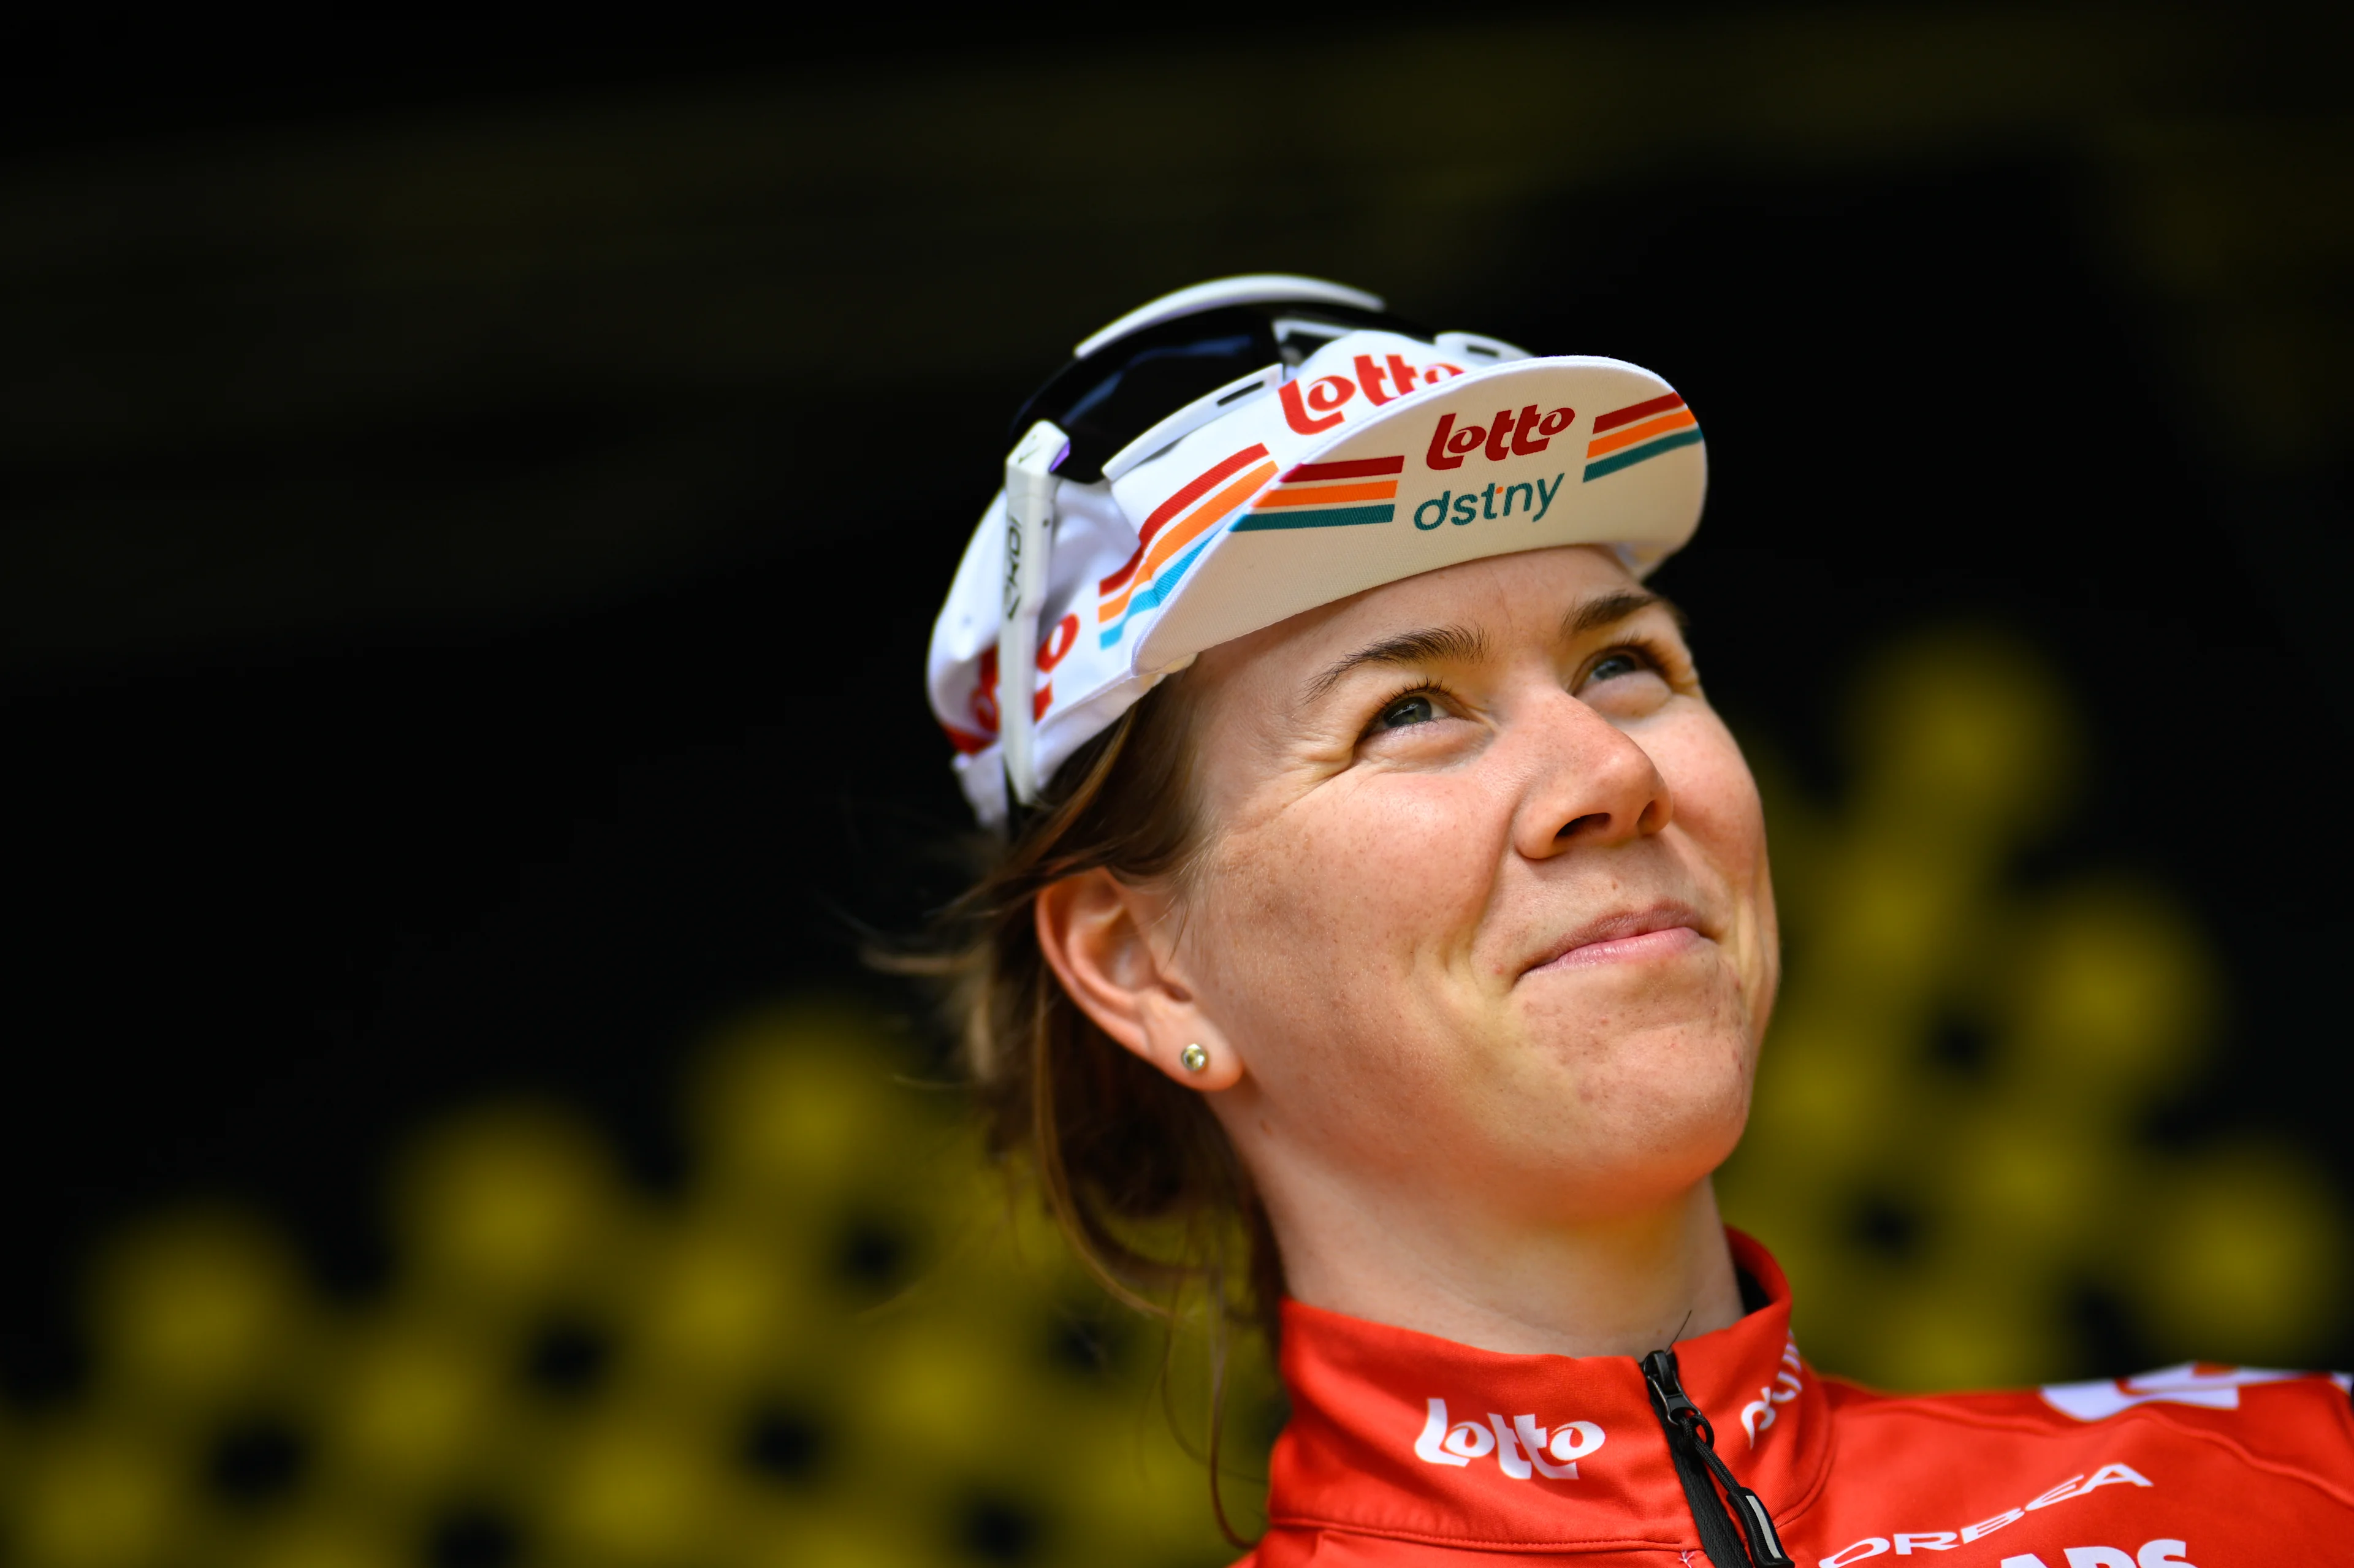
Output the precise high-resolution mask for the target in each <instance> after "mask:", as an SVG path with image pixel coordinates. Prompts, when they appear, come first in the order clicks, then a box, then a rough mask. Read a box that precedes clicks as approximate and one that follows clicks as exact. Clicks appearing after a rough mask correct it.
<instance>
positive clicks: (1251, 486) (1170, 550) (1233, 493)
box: [1096, 448, 1275, 621]
mask: <svg viewBox="0 0 2354 1568" xmlns="http://www.w3.org/2000/svg"><path fill="white" fill-rule="evenodd" d="M1253 450H1262V449H1257V448H1254V449H1253ZM1274 477H1275V464H1273V463H1271V462H1263V463H1261V464H1259V465H1258V467H1257V468H1255V469H1253V470H1251V471H1249V472H1248V473H1246V474H1245V475H1243V476H1242V477H1241V478H1240V479H1238V480H1235V482H1233V483H1232V484H1229V485H1227V486H1226V487H1225V489H1224V490H1221V491H1220V492H1218V493H1217V494H1215V495H1214V496H1212V497H1210V499H1209V500H1207V501H1205V502H1204V503H1202V504H1201V505H1200V506H1198V507H1196V508H1195V509H1194V510H1193V512H1192V513H1191V514H1188V515H1187V516H1186V518H1185V520H1184V521H1183V522H1182V523H1179V524H1177V525H1176V526H1174V527H1172V528H1170V529H1168V530H1166V531H1165V532H1163V533H1162V534H1161V537H1159V538H1158V539H1155V540H1154V541H1152V547H1151V548H1150V550H1147V551H1146V552H1145V553H1144V565H1143V567H1141V568H1140V569H1139V570H1138V572H1137V574H1136V581H1135V582H1132V583H1130V584H1129V587H1128V588H1127V589H1126V591H1124V592H1123V593H1121V595H1120V596H1119V598H1118V599H1110V600H1108V601H1107V602H1106V603H1105V604H1104V606H1103V608H1102V609H1098V610H1097V611H1096V619H1097V620H1098V621H1105V620H1113V619H1114V618H1116V617H1118V616H1119V615H1120V614H1121V613H1122V612H1123V611H1124V610H1125V609H1127V608H1128V600H1129V595H1130V594H1133V593H1134V592H1136V591H1137V586H1138V584H1140V583H1142V582H1143V581H1144V580H1145V579H1147V578H1149V577H1151V576H1152V574H1153V573H1154V572H1156V571H1158V570H1160V569H1161V562H1163V561H1165V560H1167V559H1168V558H1169V557H1170V556H1173V555H1175V554H1176V553H1177V552H1178V551H1180V550H1182V549H1183V548H1184V547H1185V546H1186V545H1187V544H1188V543H1190V542H1191V541H1192V540H1193V539H1195V538H1196V537H1198V536H1199V535H1201V533H1202V531H1203V530H1204V529H1205V528H1208V527H1210V526H1211V525H1212V524H1215V523H1216V522H1217V521H1218V520H1219V519H1220V518H1222V517H1224V516H1225V514H1227V513H1229V512H1232V511H1233V510H1234V509H1235V507H1237V506H1240V505H1241V504H1242V503H1244V502H1246V501H1248V500H1249V499H1250V498H1251V494H1252V493H1253V492H1254V491H1256V490H1257V489H1258V487H1259V486H1260V485H1262V484H1265V483H1266V482H1267V481H1268V480H1270V479H1273V478H1274ZM1156 602H1158V601H1156Z"/></svg>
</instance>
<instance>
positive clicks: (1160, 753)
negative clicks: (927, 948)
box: [893, 674, 1283, 1545]
mask: <svg viewBox="0 0 2354 1568" xmlns="http://www.w3.org/2000/svg"><path fill="white" fill-rule="evenodd" d="M1192 721H1193V704H1192V701H1191V694H1190V692H1189V690H1188V686H1187V683H1186V681H1185V678H1184V676H1182V674H1181V675H1178V676H1174V677H1172V678H1171V679H1169V680H1166V681H1164V682H1162V683H1161V684H1160V685H1159V686H1157V687H1155V688H1154V689H1153V690H1152V691H1150V692H1149V693H1147V694H1145V696H1144V697H1143V699H1142V700H1141V701H1140V702H1139V703H1137V704H1136V705H1134V706H1133V707H1130V708H1129V710H1128V712H1126V713H1125V714H1123V715H1120V717H1119V719H1118V720H1117V721H1115V722H1114V723H1113V724H1112V726H1110V727H1109V728H1108V729H1107V730H1105V731H1104V733H1103V734H1101V735H1099V736H1096V737H1095V738H1094V739H1093V740H1091V741H1089V742H1088V743H1087V745H1086V746H1084V747H1080V749H1079V750H1078V751H1077V752H1076V754H1074V755H1073V756H1072V757H1071V758H1070V759H1069V760H1068V761H1067V762H1066V763H1064V764H1063V766H1062V767H1061V768H1058V769H1056V770H1055V776H1054V778H1053V779H1051V780H1050V781H1049V782H1048V784H1047V787H1046V789H1045V791H1044V795H1043V797H1042V799H1041V800H1039V801H1038V802H1037V804H1036V806H1035V807H1034V809H1033V810H1031V811H1030V812H1028V813H1027V814H1026V816H1025V817H1024V818H1023V820H1022V821H1020V822H1019V823H1018V824H1017V825H1016V826H1015V827H1014V828H1013V831H1012V832H1010V834H1009V835H1008V836H1007V837H1006V838H1004V839H1002V840H992V841H991V847H990V849H989V851H987V852H986V853H985V854H984V861H985V863H984V866H983V869H982V870H981V874H980V876H979V878H978V880H977V881H976V882H975V883H974V884H973V885H972V886H971V887H970V889H969V890H968V891H967V892H966V893H965V894H964V895H962V896H961V897H960V898H959V899H957V900H956V902H955V903H953V904H951V905H950V906H949V907H948V909H947V911H946V912H945V913H944V916H943V917H942V920H941V925H940V930H939V936H940V938H942V940H941V942H940V944H939V946H938V948H936V949H935V953H936V956H934V957H932V958H929V959H923V960H919V961H917V962H915V963H907V962H905V961H902V962H900V963H897V964H895V965H894V966H893V967H895V968H899V969H903V970H904V969H914V970H917V972H922V973H928V974H929V975H931V976H933V977H934V978H936V979H938V980H941V981H944V982H945V989H946V993H947V994H946V1001H947V1007H948V1013H949V1023H950V1025H951V1027H952V1028H953V1029H954V1031H955V1033H956V1036H957V1047H958V1054H959V1056H960V1065H961V1066H962V1068H963V1070H964V1072H965V1074H966V1075H967V1076H968V1078H969V1079H970V1083H971V1085H972V1087H973V1090H974V1092H975V1095H976V1097H977V1099H978V1102H979V1105H980V1108H981V1116H982V1118H983V1122H984V1125H985V1128H986V1130H987V1134H988V1139H989V1146H990V1149H991V1152H992V1153H993V1154H994V1155H996V1156H998V1157H999V1158H1000V1159H1001V1160H1005V1161H1007V1162H1008V1163H1009V1164H1018V1165H1021V1166H1026V1167H1027V1169H1028V1173H1029V1174H1030V1175H1031V1176H1033V1177H1034V1179H1035V1181H1036V1182H1037V1185H1038V1189H1039V1192H1040V1195H1041V1196H1042V1197H1043V1199H1044V1202H1045V1204H1046V1207H1047V1210H1048V1212H1049V1213H1052V1214H1053V1215H1054V1217H1055V1223H1056V1224H1057V1225H1058V1226H1059V1227H1060V1228H1061V1230H1062V1233H1063V1234H1064V1235H1065V1237H1066V1238H1067V1239H1068V1241H1069V1243H1070V1245H1071V1247H1072V1249H1073V1250H1074V1251H1075V1252H1076V1254H1077V1255H1078V1256H1079V1258H1080V1260H1081V1261H1082V1262H1083V1263H1085V1264H1086V1266H1087V1268H1088V1269H1089V1271H1090V1272H1092V1273H1093V1274H1094V1275H1095V1277H1097V1279H1098V1280H1099V1281H1101V1282H1102V1284H1103V1286H1104V1287H1105V1288H1106V1289H1108V1291H1110V1293H1111V1294H1112V1295H1113V1296H1114V1297H1115V1298H1118V1299H1119V1300H1120V1301H1122V1302H1125V1303H1126V1304H1127V1305H1129V1306H1130V1307H1133V1308H1137V1309H1139V1310H1140V1311H1143V1312H1147V1313H1150V1314H1152V1315H1154V1316H1156V1317H1160V1318H1161V1319H1165V1320H1168V1321H1170V1322H1171V1323H1172V1325H1173V1323H1174V1321H1175V1319H1176V1317H1177V1314H1178V1312H1179V1310H1180V1307H1181V1303H1182V1301H1183V1300H1185V1299H1187V1298H1188V1296H1189V1293H1190V1292H1193V1291H1195V1290H1198V1291H1199V1292H1200V1294H1201V1299H1202V1302H1203V1304H1204V1307H1205V1308H1206V1310H1205V1312H1204V1319H1205V1322H1206V1325H1207V1331H1208V1334H1209V1338H1210V1345H1209V1352H1210V1353H1209V1361H1210V1382H1211V1388H1210V1406H1211V1409H1210V1427H1209V1454H1208V1458H1209V1464H1210V1495H1211V1503H1212V1506H1213V1508H1214V1510H1216V1512H1217V1516H1218V1526H1219V1528H1220V1529H1221V1530H1223V1531H1225V1534H1226V1536H1227V1538H1228V1539H1229V1540H1231V1541H1234V1542H1235V1544H1237V1545H1247V1544H1248V1542H1245V1541H1243V1540H1242V1538H1240V1537H1239V1536H1237V1535H1236V1534H1235V1531H1234V1529H1233V1527H1232V1526H1231V1525H1230V1524H1229V1523H1228V1522H1227V1520H1226V1515H1225V1507H1224V1504H1223V1503H1222V1501H1221V1500H1220V1499H1219V1496H1218V1451H1219V1432H1220V1428H1221V1426H1222V1425H1223V1422H1222V1420H1221V1415H1222V1406H1223V1404H1224V1398H1225V1366H1226V1361H1227V1357H1226V1351H1227V1346H1228V1343H1229V1334H1230V1331H1231V1328H1232V1326H1233V1324H1234V1323H1235V1322H1236V1321H1240V1322H1243V1323H1246V1324H1248V1323H1254V1322H1255V1323H1257V1325H1258V1326H1259V1327H1261V1328H1262V1329H1264V1330H1266V1331H1267V1336H1268V1342H1269V1344H1270V1345H1271V1344H1272V1343H1273V1342H1274V1327H1275V1310H1276V1307H1277V1304H1278V1301H1279V1300H1280V1299H1281V1297H1282V1294H1283V1280H1282V1264H1281V1260H1280V1258H1279V1257H1278V1254H1277V1251H1276V1246H1275V1237H1274V1234H1273V1233H1272V1231H1270V1230H1269V1228H1268V1226H1267V1217H1266V1214H1265V1213H1264V1211H1263V1210H1262V1209H1261V1207H1260V1205H1259V1202H1258V1200H1257V1195H1256V1193H1255V1192H1254V1191H1253V1189H1252V1186H1251V1182H1250V1179H1249V1176H1248V1174H1247V1173H1246V1171H1244V1169H1243V1167H1242V1164H1241V1162H1240V1160H1237V1159H1236V1158H1235V1151H1234V1148H1233V1146H1232V1145H1231V1144H1230V1143H1229V1142H1228V1141H1227V1139H1226V1135H1225V1128H1222V1127H1220V1126H1219V1125H1218V1121H1217V1118H1216V1117H1215V1116H1214V1115H1213V1114H1212V1113H1211V1111H1210V1108H1209V1106H1208V1104H1207V1103H1206V1102H1205V1101H1204V1098H1203V1097H1202V1096H1201V1095H1199V1094H1197V1093H1195V1092H1193V1090H1190V1089H1187V1088H1184V1087H1182V1086H1179V1085H1177V1084H1175V1083H1172V1082H1171V1081H1170V1079H1169V1078H1168V1077H1166V1076H1165V1075H1162V1074H1161V1072H1159V1071H1158V1070H1156V1069H1155V1068H1153V1067H1152V1066H1150V1065H1148V1064H1147V1063H1145V1062H1143V1061H1141V1060H1140V1059H1139V1058H1138V1057H1137V1056H1136V1055H1134V1054H1132V1053H1130V1052H1129V1051H1128V1050H1126V1049H1124V1048H1123V1047H1121V1046H1120V1045H1119V1044H1118V1043H1117V1042H1115V1041H1114V1040H1112V1039H1111V1038H1110V1037H1109V1036H1108V1035H1107V1034H1106V1033H1104V1032H1103V1030H1102V1029H1100V1028H1098V1027H1097V1024H1096V1022H1095V1021H1094V1020H1092V1019H1090V1018H1089V1017H1088V1016H1087V1013H1086V1012H1083V1011H1082V1010H1081V1009H1080V1008H1079V1007H1078V1005H1077V1004H1076V1003H1075V1002H1074V1001H1072V1000H1071V998H1070V997H1069V995H1068V994H1067V993H1066V992H1065V991H1064V990H1063V985H1062V982H1061V980H1059V979H1057V978H1056V976H1055V971H1054V969H1053V968H1052V967H1051V966H1050V965H1049V964H1048V963H1047V961H1046V957H1045V954H1044V952H1043V951H1042V950H1041V949H1040V948H1039V945H1038V935H1037V927H1036V925H1035V923H1034V922H1035V918H1036V913H1035V905H1036V902H1037V897H1038V895H1039V894H1040V893H1041V892H1042V891H1043V890H1044V889H1045V888H1046V887H1047V886H1049V885H1052V884H1054V883H1055V882H1058V881H1060V880H1062V879H1063V878H1064V877H1066V876H1073V875H1076V874H1079V873H1081V872H1086V871H1091V870H1095V869H1097V868H1098V867H1100V868H1102V869H1104V870H1107V871H1108V872H1110V873H1111V874H1113V875H1114V876H1116V877H1119V878H1120V879H1121V880H1123V881H1148V880H1164V879H1165V880H1172V881H1173V882H1174V883H1175V884H1176V885H1179V886H1180V887H1182V885H1184V884H1185V882H1186V881H1187V880H1189V878H1190V876H1191V874H1192V873H1193V870H1194V863H1195V860H1196V858H1197V856H1198V853H1199V850H1200V848H1201V843H1200V836H1199V835H1200V813H1199V809H1198V802H1197V796H1196V793H1195V790H1194V788H1193V770H1192V767H1191V752H1192V746H1191V740H1192V732H1193V722H1192ZM1238 1249H1239V1251H1240V1253H1241V1256H1240V1257H1239V1258H1237V1256H1236V1252H1237V1250H1238ZM1237 1263H1239V1264H1240V1267H1239V1268H1238V1267H1236V1264H1237Z"/></svg>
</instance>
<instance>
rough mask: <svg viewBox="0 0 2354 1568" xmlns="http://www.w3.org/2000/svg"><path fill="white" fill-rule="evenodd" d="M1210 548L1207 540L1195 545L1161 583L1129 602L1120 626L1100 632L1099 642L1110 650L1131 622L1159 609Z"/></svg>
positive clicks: (1162, 578)
mask: <svg viewBox="0 0 2354 1568" xmlns="http://www.w3.org/2000/svg"><path fill="white" fill-rule="evenodd" d="M1209 547H1210V541H1209V540H1208V539H1206V538H1205V539H1204V540H1202V541H1201V543H1199V544H1197V545H1195V546H1193V548H1192V549H1190V550H1188V551H1186V552H1185V553H1184V554H1183V555H1182V556H1178V557H1177V562H1176V564H1175V565H1174V566H1172V567H1170V568H1169V569H1168V570H1167V571H1165V572H1163V573H1161V580H1160V581H1158V582H1156V583H1154V584H1153V585H1152V586H1151V587H1150V588H1146V589H1145V590H1144V591H1143V592H1141V593H1140V594H1138V595H1136V597H1135V598H1133V599H1130V600H1129V605H1128V613H1127V614H1126V615H1123V616H1121V617H1120V618H1119V625H1118V626H1112V627H1107V628H1105V629H1104V630H1102V631H1101V632H1098V633H1097V639H1096V640H1097V642H1098V643H1099V644H1100V645H1101V646H1103V647H1106V648H1108V647H1110V646H1111V645H1112V644H1113V643H1115V642H1117V641H1119V639H1120V634H1121V633H1122V632H1124V631H1126V630H1128V623H1129V620H1131V619H1133V618H1134V617H1136V616H1138V615H1140V614H1142V613H1143V612H1144V611H1146V610H1148V609H1157V608H1159V606H1160V604H1161V600H1162V599H1167V598H1168V597H1169V593H1170V590H1171V589H1172V588H1175V587H1176V586H1177V584H1178V582H1179V580H1180V579H1182V577H1184V576H1185V574H1186V573H1187V572H1189V571H1191V570H1192V569H1193V563H1194V562H1195V561H1198V560H1200V559H1201V558H1202V552H1203V551H1204V550H1206V549H1208V548H1209Z"/></svg>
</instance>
